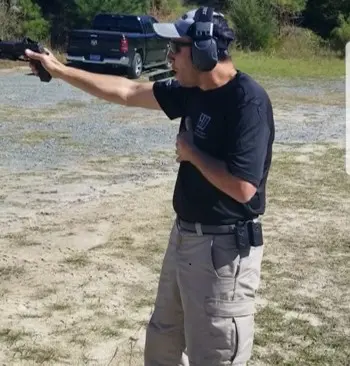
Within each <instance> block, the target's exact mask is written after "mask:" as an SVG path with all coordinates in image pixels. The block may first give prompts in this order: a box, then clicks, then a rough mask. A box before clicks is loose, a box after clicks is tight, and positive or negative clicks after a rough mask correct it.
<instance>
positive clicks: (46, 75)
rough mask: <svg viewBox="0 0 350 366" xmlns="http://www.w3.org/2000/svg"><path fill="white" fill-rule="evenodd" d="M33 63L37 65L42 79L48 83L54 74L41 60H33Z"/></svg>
mask: <svg viewBox="0 0 350 366" xmlns="http://www.w3.org/2000/svg"><path fill="white" fill-rule="evenodd" d="M33 63H34V65H35V67H36V69H37V70H38V73H39V77H40V80H41V81H43V82H46V83H48V82H49V81H50V80H51V79H52V76H51V75H50V74H49V72H48V71H47V70H46V69H45V68H44V66H43V65H42V64H41V62H40V61H37V60H36V61H33Z"/></svg>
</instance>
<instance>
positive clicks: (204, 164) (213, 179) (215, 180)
mask: <svg viewBox="0 0 350 366" xmlns="http://www.w3.org/2000/svg"><path fill="white" fill-rule="evenodd" d="M191 163H192V164H193V165H194V166H195V167H196V168H197V169H198V170H199V171H200V172H201V173H202V175H203V176H204V177H205V178H206V179H207V180H208V181H209V182H210V183H211V184H212V185H214V186H215V187H216V188H218V189H219V190H220V191H222V192H224V193H226V194H227V195H229V196H230V197H232V198H233V199H235V200H236V201H238V202H242V203H245V202H248V201H249V200H250V199H251V197H252V196H253V195H254V193H255V188H254V187H253V186H251V185H250V184H249V183H247V182H244V181H243V180H242V179H240V178H237V177H234V176H233V175H232V174H231V173H230V172H229V171H228V169H227V165H226V163H225V162H224V161H221V160H218V159H215V158H213V157H211V156H209V155H207V154H205V153H203V152H202V151H200V150H198V149H195V150H194V152H193V155H192V159H191Z"/></svg>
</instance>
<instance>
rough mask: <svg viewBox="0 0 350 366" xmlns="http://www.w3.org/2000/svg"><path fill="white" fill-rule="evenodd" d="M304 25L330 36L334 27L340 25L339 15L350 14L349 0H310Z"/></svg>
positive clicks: (346, 15) (323, 35)
mask: <svg viewBox="0 0 350 366" xmlns="http://www.w3.org/2000/svg"><path fill="white" fill-rule="evenodd" d="M303 15H304V21H303V25H304V26H305V27H307V28H310V29H312V30H313V31H314V32H316V33H317V34H319V35H320V36H322V37H323V38H328V37H329V36H330V33H331V31H332V29H333V28H335V27H337V26H339V16H341V15H343V16H344V17H345V18H347V17H348V16H349V15H350V1H349V0H308V2H307V5H306V8H305V11H304V14H303Z"/></svg>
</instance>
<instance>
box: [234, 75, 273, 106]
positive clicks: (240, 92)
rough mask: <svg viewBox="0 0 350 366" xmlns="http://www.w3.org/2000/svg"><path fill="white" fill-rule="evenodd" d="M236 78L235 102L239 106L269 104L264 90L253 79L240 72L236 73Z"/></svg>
mask: <svg viewBox="0 0 350 366" xmlns="http://www.w3.org/2000/svg"><path fill="white" fill-rule="evenodd" d="M237 76H238V78H237V101H238V103H239V104H240V105H245V104H248V103H259V104H261V103H262V104H271V100H270V97H269V95H268V93H267V91H266V89H265V88H264V87H263V86H262V85H261V84H260V83H259V82H258V81H257V80H256V79H255V78H254V77H252V76H251V75H249V74H247V73H245V72H242V71H238V75H237Z"/></svg>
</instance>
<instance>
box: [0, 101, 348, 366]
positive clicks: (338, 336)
mask: <svg viewBox="0 0 350 366" xmlns="http://www.w3.org/2000/svg"><path fill="white" fill-rule="evenodd" d="M281 103H282V102H281ZM315 103H316V101H315V100H313V101H312V104H315ZM336 104H339V102H338V100H337V102H336ZM11 108H12V107H11ZM79 111H80V110H78V111H77V112H76V113H77V114H79V113H80V112H79ZM281 111H283V109H282V108H281V107H280V108H279V113H281ZM38 116H39V117H40V116H42V117H43V118H44V117H45V116H46V115H45V114H40V115H39V114H38ZM320 116H321V115H318V117H320ZM29 117H30V118H31V119H33V118H34V117H35V116H34V117H33V115H32V116H29ZM29 117H28V118H29ZM1 118H3V119H5V118H7V119H8V120H9V122H8V124H9V126H10V127H11V126H12V129H9V130H8V131H9V132H8V133H9V134H11V136H10V137H11V139H9V140H8V141H7V143H8V144H9V146H10V144H11V143H14V142H15V140H13V139H15V138H19V137H20V134H24V133H27V135H28V132H26V131H27V130H26V129H27V128H28V127H27V126H28V125H27V124H23V130H21V131H19V132H18V131H17V130H16V126H15V125H13V124H12V122H13V121H15V120H17V119H18V115H17V114H15V113H14V112H12V114H11V115H10V114H9V113H5V112H4V114H3V115H2V117H1ZM21 118H22V117H21ZM35 118H36V117H35ZM45 118H46V117H45ZM320 118H321V117H320ZM10 119H11V121H10ZM12 120H13V121H12ZM18 123H19V122H18ZM26 123H29V122H26ZM283 126H284V125H283ZM1 127H3V126H2V125H1V124H0V128H1ZM5 127H6V126H5ZM40 128H43V126H41V127H38V130H39V131H34V132H35V135H33V133H34V132H30V133H31V134H30V139H29V137H28V136H27V135H26V136H27V137H26V139H23V138H22V139H20V140H19V141H17V142H16V143H17V145H16V149H17V146H21V145H22V144H28V145H26V146H27V148H26V149H24V150H23V151H24V152H26V154H29V153H30V152H31V151H32V150H33V151H34V150H35V148H37V147H38V146H46V145H43V143H45V141H46V140H47V139H48V138H49V137H50V138H51V135H50V136H48V135H47V134H45V133H43V132H41V131H40ZM283 128H285V127H283ZM4 131H5V128H4ZM135 131H136V130H135ZM17 132H18V134H17ZM3 137H4V136H3ZM141 137H142V136H141ZM141 137H140V139H141ZM62 140H64V141H66V140H67V139H62ZM138 141H141V140H138ZM139 143H140V144H141V142H139ZM79 146H80V145H76V144H72V143H69V144H68V143H67V142H66V145H65V147H66V148H67V149H68V147H69V148H71V149H78V148H79V149H80V147H79ZM46 148H47V150H42V151H56V150H54V149H53V147H52V146H51V145H49V147H46ZM79 151H81V154H85V150H79ZM11 154H12V152H11ZM0 155H1V157H2V159H4V160H3V163H2V164H1V165H0V186H1V188H2V189H1V192H0V248H1V256H0V314H1V317H0V365H6V366H8V365H36V364H45V365H89V366H90V365H96V366H107V365H114V366H130V365H134V366H142V364H143V363H142V353H143V345H144V334H145V326H146V324H147V322H148V320H149V317H150V314H151V312H152V308H153V303H154V299H155V294H156V289H157V279H158V276H159V271H160V267H161V263H162V258H163V255H164V251H165V248H166V245H167V241H168V235H169V232H170V229H171V225H172V222H173V219H174V212H173V210H172V193H173V187H174V183H175V178H176V172H177V167H178V166H177V163H176V162H175V156H174V149H169V150H166V151H165V150H164V151H163V150H161V151H153V152H151V153H149V154H145V155H138V156H137V155H133V154H127V153H125V154H124V155H120V154H116V155H113V154H108V155H106V156H101V155H99V156H97V157H93V156H92V155H84V158H83V159H81V160H74V159H72V161H71V162H70V163H66V164H62V165H58V166H57V167H54V166H52V167H45V166H44V167H42V168H40V166H39V167H37V168H36V169H24V168H21V169H19V168H18V169H12V165H11V164H7V162H6V161H5V160H6V151H5V152H4V151H2V152H1V154H0ZM13 156H15V155H13ZM34 156H35V155H34ZM15 157H16V159H17V163H16V164H18V161H19V160H18V156H17V155H16V156H15ZM24 158H26V156H24V155H23V159H24ZM11 159H12V155H11ZM13 159H14V158H13ZM14 161H15V160H14ZM349 188H350V179H349V176H348V175H346V173H345V150H344V145H343V144H342V143H340V142H337V143H332V144H329V143H310V144H304V143H279V142H277V143H276V144H275V152H274V158H273V164H272V169H271V173H270V178H269V184H268V202H267V211H266V214H265V217H264V218H263V224H264V235H265V256H264V261H263V268H262V281H261V287H260V290H259V293H258V297H257V304H258V306H257V309H258V312H257V316H256V338H255V347H254V353H253V357H252V361H251V362H250V363H249V365H254V366H271V365H293V366H294V365H325V366H328V365H332V366H333V365H336V366H338V365H339V366H344V365H349V364H350V347H349V345H350V331H349V329H350V316H349V314H350V308H349V304H350V291H349V282H350V267H349V259H350V239H349V231H348V218H349V214H350V200H349V190H350V189H349Z"/></svg>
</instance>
